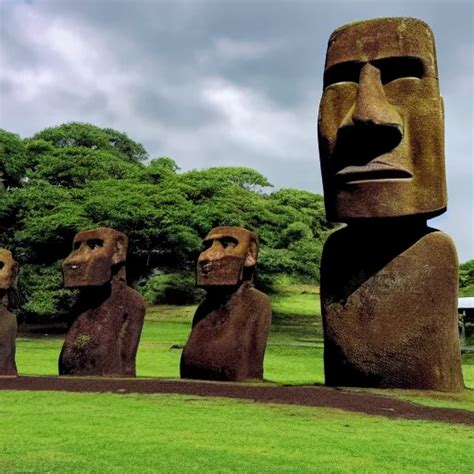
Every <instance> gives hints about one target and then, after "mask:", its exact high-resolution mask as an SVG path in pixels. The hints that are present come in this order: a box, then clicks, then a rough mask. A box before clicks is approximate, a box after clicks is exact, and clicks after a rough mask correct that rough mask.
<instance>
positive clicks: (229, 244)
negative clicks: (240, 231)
mask: <svg viewBox="0 0 474 474" xmlns="http://www.w3.org/2000/svg"><path fill="white" fill-rule="evenodd" d="M220 241H221V244H222V247H224V248H225V249H227V248H231V249H232V248H235V247H237V245H238V244H239V241H238V240H237V239H234V237H223V238H222V239H220Z"/></svg>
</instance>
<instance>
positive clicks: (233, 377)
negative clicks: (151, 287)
mask: <svg viewBox="0 0 474 474" xmlns="http://www.w3.org/2000/svg"><path fill="white" fill-rule="evenodd" d="M204 247H205V249H204V251H203V252H202V253H201V255H200V256H199V258H198V262H197V269H196V283H197V286H198V287H201V288H204V289H205V290H206V291H207V296H206V299H205V300H204V301H203V302H202V303H201V305H200V306H199V307H198V309H197V310H196V314H195V315H194V320H193V325H192V331H191V335H190V336H189V339H188V342H187V343H186V346H185V347H184V350H183V353H182V355H181V377H182V378H189V379H203V380H226V381H239V380H248V379H259V380H261V379H262V378H263V357H264V355H265V347H266V345H267V339H268V333H269V331H270V324H271V318H272V308H271V304H270V300H269V298H268V297H267V296H266V295H265V294H263V293H262V292H260V291H258V290H256V289H255V288H254V286H253V283H252V279H253V273H254V270H255V265H256V262H257V254H258V237H257V235H256V234H254V233H253V232H249V231H248V230H246V229H243V228H242V227H216V228H215V229H212V230H211V232H209V234H208V235H207V237H206V238H205V239H204Z"/></svg>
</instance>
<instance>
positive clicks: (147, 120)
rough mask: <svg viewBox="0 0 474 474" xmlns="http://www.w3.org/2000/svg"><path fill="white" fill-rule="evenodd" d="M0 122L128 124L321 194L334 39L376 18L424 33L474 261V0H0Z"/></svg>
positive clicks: (209, 158) (453, 216) (159, 142)
mask: <svg viewBox="0 0 474 474" xmlns="http://www.w3.org/2000/svg"><path fill="white" fill-rule="evenodd" d="M0 15H1V17H0V22H1V24H0V27H1V31H0V128H4V129H6V130H8V131H11V132H15V133H18V134H20V135H21V136H22V137H28V136H31V135H33V134H34V133H36V132H38V131H40V130H42V129H43V128H46V127H50V126H54V125H58V124H61V123H64V122H70V121H82V122H89V123H93V124H95V125H98V126H101V127H111V128H115V129H117V130H120V131H124V132H126V133H127V134H128V135H129V136H130V137H131V138H132V139H134V140H136V141H138V142H140V143H142V144H143V145H144V146H145V148H146V149H147V151H148V152H149V153H150V156H152V157H156V156H170V157H172V158H173V159H175V160H176V162H177V163H178V165H179V166H180V167H181V169H183V170H188V169H191V168H203V167H209V166H223V165H225V166H249V167H252V168H255V169H257V170H258V171H260V172H261V173H262V174H264V175H265V176H266V177H268V178H269V179H270V181H271V182H272V183H273V184H274V185H275V186H276V187H293V188H301V189H307V190H310V191H313V192H319V193H321V192H322V185H321V178H320V170H319V158H318V147H317V138H316V118H317V108H318V104H319V99H320V96H321V91H322V70H323V65H324V58H325V50H326V45H327V40H328V37H329V35H330V33H331V32H332V31H333V30H334V29H335V28H337V27H338V26H340V25H342V24H344V23H347V22H350V21H353V20H360V19H367V18H374V17H380V16H413V17H417V18H420V19H422V20H425V21H426V22H427V23H428V24H429V25H430V26H431V27H432V29H433V31H434V34H435V38H436V42H437V50H438V63H439V71H440V81H441V90H442V95H443V96H444V100H445V111H446V160H447V168H448V191H449V206H448V212H447V213H445V214H444V215H443V216H441V217H438V218H437V219H433V220H432V221H430V224H431V225H432V226H434V227H438V228H440V229H442V230H444V231H446V232H447V233H449V234H450V235H451V236H452V237H453V238H454V240H455V241H456V244H457V247H458V251H459V254H460V260H461V261H465V260H468V259H472V258H474V221H473V200H474V195H473V186H474V160H473V138H472V135H473V82H474V81H473V69H474V67H473V62H474V59H473V58H474V56H473V7H472V2H471V0H465V1H456V0H451V1H442V0H439V1H437V0H426V1H423V0H418V1H415V0H411V1H406V2H405V1H403V0H397V1H393V2H392V1H382V0H378V1H375V2H373V1H337V0H331V1H316V0H313V1H296V0H295V1H279V0H272V1H270V0H252V1H242V0H241V1H237V0H232V1H231V0H228V1H225V0H219V1H217V0H216V1H210V0H208V1H197V0H192V1H191V0H189V1H177V0H170V1H156V0H155V1H152V0H148V1H147V0H128V1H117V0H80V1H79V0H61V1H40V0H38V1H37V0H29V1H22V0H0Z"/></svg>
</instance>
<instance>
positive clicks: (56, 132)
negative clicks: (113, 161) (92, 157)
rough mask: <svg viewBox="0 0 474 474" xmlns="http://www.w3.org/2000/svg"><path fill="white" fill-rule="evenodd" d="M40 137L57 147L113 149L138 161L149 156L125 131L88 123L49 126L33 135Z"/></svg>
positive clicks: (127, 158)
mask: <svg viewBox="0 0 474 474" xmlns="http://www.w3.org/2000/svg"><path fill="white" fill-rule="evenodd" d="M39 139H41V140H44V141H46V142H49V143H51V144H52V145H53V146H54V147H55V148H69V147H82V148H89V149H91V150H104V151H112V152H115V153H116V154H117V155H119V156H120V157H122V158H123V159H124V160H125V161H130V162H136V163H137V162H141V161H144V160H146V159H147V158H148V153H147V152H146V150H145V149H144V148H143V145H141V144H139V143H136V142H134V141H133V140H131V139H130V138H128V136H127V135H126V134H125V133H122V132H118V131H117V130H113V129H111V128H99V127H96V126H94V125H90V124H88V123H80V122H71V123H65V124H63V125H59V126H58V127H52V128H47V129H45V130H43V131H41V132H39V133H37V134H36V135H35V136H34V137H33V140H39Z"/></svg>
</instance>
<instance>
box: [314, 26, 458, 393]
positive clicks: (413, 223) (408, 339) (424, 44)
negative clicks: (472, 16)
mask: <svg viewBox="0 0 474 474" xmlns="http://www.w3.org/2000/svg"><path fill="white" fill-rule="evenodd" d="M318 128H319V130H318V131H319V149H320V156H321V170H322V176H323V185H324V193H325V205H326V214H327V218H328V220H330V221H333V222H345V223H347V226H346V227H345V228H343V229H342V230H339V231H337V232H335V233H334V234H332V235H331V236H330V237H329V239H328V241H327V242H326V245H325V247H324V251H323V258H322V266H321V305H322V314H323V324H324V336H325V349H324V363H325V377H326V384H328V385H332V386H360V387H362V386H363V387H401V388H413V389H432V390H443V391H458V390H462V389H463V386H464V385H463V379H462V373H461V354H460V347H459V336H458V327H457V311H456V309H457V308H456V304H457V289H458V260H457V256H456V250H455V247H454V245H453V242H452V240H451V239H450V238H449V237H448V236H447V235H445V234H443V233H442V232H440V231H438V230H436V229H431V228H429V227H428V226H427V224H426V221H427V219H429V218H431V217H433V216H436V215H439V214H441V213H443V212H444V211H445V210H446V205H447V197H446V181H445V165H444V114H443V101H442V98H441V97H440V92H439V83H438V71H437V65H436V54H435V46H434V39H433V34H432V32H431V30H430V28H429V27H428V26H427V25H426V24H425V23H423V22H422V21H419V20H416V19H411V18H385V19H375V20H369V21H362V22H357V23H352V24H349V25H347V26H343V27H342V28H339V29H338V30H336V31H335V32H334V33H333V34H332V35H331V37H330V40H329V45H328V51H327V57H326V65H325V71H324V92H323V96H322V99H321V104H320V109H319V124H318Z"/></svg>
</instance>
